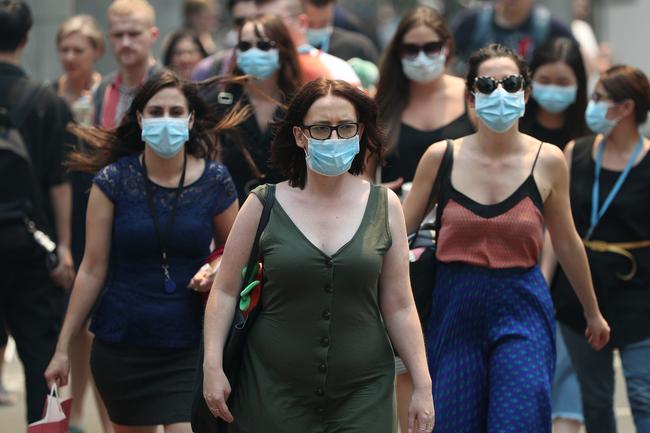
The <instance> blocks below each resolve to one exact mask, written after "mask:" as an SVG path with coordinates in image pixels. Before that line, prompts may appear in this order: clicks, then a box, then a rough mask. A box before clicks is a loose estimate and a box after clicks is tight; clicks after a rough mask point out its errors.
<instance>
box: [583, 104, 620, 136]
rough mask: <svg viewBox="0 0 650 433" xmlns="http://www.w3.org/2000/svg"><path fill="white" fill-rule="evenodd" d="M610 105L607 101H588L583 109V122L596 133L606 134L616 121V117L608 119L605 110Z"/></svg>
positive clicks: (610, 130)
mask: <svg viewBox="0 0 650 433" xmlns="http://www.w3.org/2000/svg"><path fill="white" fill-rule="evenodd" d="M611 106H612V104H610V103H609V102H607V101H598V102H596V101H593V100H592V101H589V104H587V110H586V111H585V122H587V126H588V127H589V129H591V130H592V131H594V132H595V133H596V134H603V135H607V134H609V133H610V132H612V129H614V127H615V126H616V124H617V123H618V119H608V118H607V110H609V108H610V107H611Z"/></svg>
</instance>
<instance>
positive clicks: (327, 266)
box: [230, 186, 395, 433]
mask: <svg viewBox="0 0 650 433" xmlns="http://www.w3.org/2000/svg"><path fill="white" fill-rule="evenodd" d="M371 188H372V189H371V191H370V196H369V198H368V204H367V207H366V210H365V214H364V216H363V219H362V222H361V224H360V226H359V228H358V230H357V232H356V233H355V234H354V236H353V237H352V239H351V240H350V241H349V242H348V243H346V244H345V245H344V246H342V247H341V248H340V249H339V250H338V251H337V252H336V253H335V254H333V255H331V256H328V255H326V254H325V253H323V252H322V251H321V250H320V249H318V248H317V247H316V246H315V245H314V244H312V243H311V242H310V241H309V240H308V239H307V238H306V237H305V236H304V234H303V233H302V232H300V230H299V229H298V228H297V227H296V226H295V225H294V223H293V222H292V221H291V219H290V218H289V216H288V215H287V214H286V213H285V211H284V210H283V209H282V206H281V205H280V204H279V203H278V202H277V201H276V202H275V203H274V206H273V210H272V212H271V217H270V219H269V222H268V225H267V226H266V228H265V230H264V232H263V234H262V237H261V239H260V249H261V252H262V256H263V260H264V276H265V285H264V288H263V293H262V311H261V313H260V315H259V317H258V318H257V321H256V322H255V324H254V325H253V327H252V329H251V332H250V334H249V337H248V346H247V348H246V351H245V354H244V363H243V365H242V370H241V373H240V378H239V383H238V387H237V391H236V393H235V394H234V396H233V400H234V401H233V402H232V405H231V406H232V407H231V409H232V411H233V416H234V417H235V421H234V423H233V424H231V427H230V431H231V432H233V433H263V432H264V433H342V432H349V433H362V432H363V433H368V432H372V433H391V432H393V426H394V424H395V422H394V419H395V415H394V409H393V383H394V369H395V367H394V365H395V364H394V358H393V352H392V348H391V344H390V341H389V338H388V335H387V333H386V329H385V326H384V323H383V321H382V317H381V313H380V309H379V275H380V273H381V270H382V264H383V259H384V254H385V253H386V251H387V250H388V248H389V247H390V245H391V236H390V230H389V227H388V208H387V196H386V190H385V189H384V188H382V187H378V186H372V187H371ZM253 193H254V194H256V195H257V196H258V197H259V198H260V199H261V200H262V201H264V199H265V197H266V193H267V187H266V186H261V187H258V188H257V189H255V190H254V191H253Z"/></svg>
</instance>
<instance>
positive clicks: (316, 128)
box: [301, 122, 359, 140]
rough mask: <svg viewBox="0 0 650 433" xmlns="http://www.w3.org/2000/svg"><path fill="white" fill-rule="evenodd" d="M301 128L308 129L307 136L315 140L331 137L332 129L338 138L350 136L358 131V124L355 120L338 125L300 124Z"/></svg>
mask: <svg viewBox="0 0 650 433" xmlns="http://www.w3.org/2000/svg"><path fill="white" fill-rule="evenodd" d="M301 128H302V129H303V130H305V129H306V130H307V131H309V136H310V137H311V138H315V139H316V140H328V139H329V138H331V137H332V131H336V135H338V137H339V138H352V137H354V136H355V135H357V133H358V132H359V124H358V123H356V122H348V123H341V124H340V125H322V124H315V125H302V126H301Z"/></svg>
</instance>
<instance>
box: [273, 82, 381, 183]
mask: <svg viewBox="0 0 650 433" xmlns="http://www.w3.org/2000/svg"><path fill="white" fill-rule="evenodd" d="M327 95H334V96H338V97H340V98H343V99H346V100H347V101H349V102H350V103H351V104H352V105H353V106H354V108H355V110H356V112H357V121H358V122H359V123H361V124H363V126H364V130H363V134H362V135H361V137H360V141H359V147H360V150H359V154H358V155H357V156H356V157H355V158H354V160H353V161H352V166H351V167H350V170H349V173H351V174H353V175H358V174H361V173H363V170H364V168H365V161H366V156H367V155H366V153H367V152H369V153H371V154H374V155H375V156H376V157H377V159H379V160H380V161H381V158H382V155H383V148H384V133H383V131H382V129H381V127H380V126H379V125H378V119H377V104H376V103H375V102H374V101H373V100H372V99H371V98H370V97H368V95H366V94H365V93H364V92H362V91H361V90H359V89H357V88H355V87H353V86H352V85H350V84H348V83H346V82H345V81H342V80H328V79H325V78H319V79H317V80H314V81H311V82H309V83H307V84H305V85H304V86H303V87H302V89H300V90H299V91H298V93H297V94H296V96H295V97H294V98H293V99H292V100H291V102H290V104H289V108H288V109H287V114H286V116H285V117H284V119H283V120H281V121H280V122H279V123H278V125H277V128H278V129H277V135H276V136H275V139H274V140H273V144H272V145H271V161H272V163H273V165H275V166H276V167H277V168H278V169H279V170H280V171H281V172H282V174H283V175H284V176H285V177H286V178H287V179H288V180H289V185H291V186H293V187H296V186H297V187H299V188H304V187H305V182H306V181H307V165H306V162H305V152H304V151H303V150H302V149H301V148H300V147H298V145H297V144H296V141H295V138H294V135H293V127H294V126H298V127H300V126H302V125H303V124H304V121H305V116H306V115H307V112H308V111H309V109H310V108H311V106H312V105H313V104H314V102H315V101H316V100H318V99H320V98H323V97H325V96H327Z"/></svg>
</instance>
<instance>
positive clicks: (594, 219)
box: [585, 136, 643, 240]
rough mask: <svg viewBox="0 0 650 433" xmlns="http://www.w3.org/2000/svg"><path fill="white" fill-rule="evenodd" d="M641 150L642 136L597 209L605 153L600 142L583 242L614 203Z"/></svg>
mask: <svg viewBox="0 0 650 433" xmlns="http://www.w3.org/2000/svg"><path fill="white" fill-rule="evenodd" d="M641 149H643V136H641V138H640V139H639V144H637V145H636V148H635V149H634V152H632V155H631V156H630V159H629V160H628V161H627V164H625V168H624V169H623V172H622V173H621V174H620V175H619V176H618V179H616V183H615V184H614V186H613V187H612V190H611V191H610V192H609V194H608V195H607V198H605V201H604V202H603V205H602V207H600V209H599V208H598V201H599V200H600V171H601V168H602V164H603V152H604V151H605V139H604V138H603V140H602V141H601V142H600V147H599V148H598V156H597V157H596V164H595V169H594V186H593V189H592V192H591V226H590V227H589V230H588V231H587V236H585V240H589V239H590V238H591V235H592V234H593V232H594V229H595V228H596V225H598V222H599V221H600V220H601V218H602V217H603V215H605V212H607V209H608V208H609V206H610V205H611V204H612V202H613V201H614V198H615V197H616V195H617V194H618V192H619V191H620V190H621V187H622V186H623V182H625V179H627V176H628V175H629V174H630V171H631V170H632V167H633V166H634V163H635V162H636V160H637V158H638V157H639V154H640V153H641Z"/></svg>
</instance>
